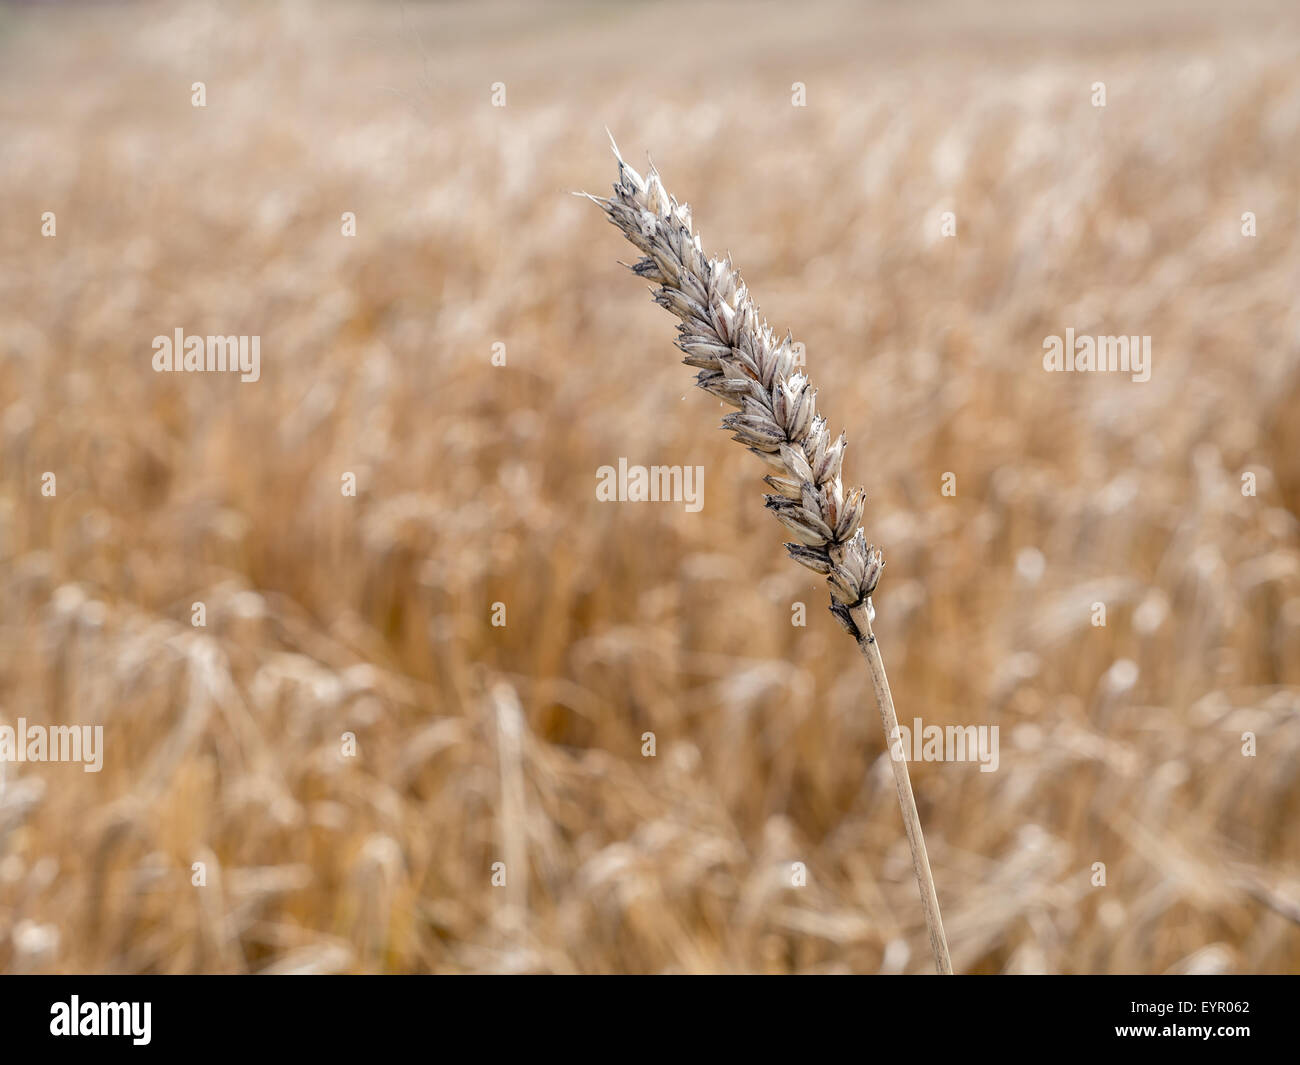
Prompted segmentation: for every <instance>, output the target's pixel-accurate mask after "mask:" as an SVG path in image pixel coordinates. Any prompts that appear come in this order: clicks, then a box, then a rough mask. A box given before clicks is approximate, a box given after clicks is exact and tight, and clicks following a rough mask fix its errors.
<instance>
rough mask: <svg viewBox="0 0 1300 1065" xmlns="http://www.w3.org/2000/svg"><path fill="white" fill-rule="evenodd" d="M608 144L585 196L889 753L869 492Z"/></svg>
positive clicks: (939, 935)
mask: <svg viewBox="0 0 1300 1065" xmlns="http://www.w3.org/2000/svg"><path fill="white" fill-rule="evenodd" d="M610 144H611V146H612V147H613V149H614V156H615V158H616V159H617V160H618V182H617V183H616V184H615V185H614V195H613V196H610V197H609V198H607V199H603V198H600V197H596V196H592V197H589V198H590V199H592V200H593V201H594V202H596V203H597V204H599V205H600V206H601V207H602V208H603V209H604V210H605V213H606V214H607V215H608V216H609V220H610V221H611V222H613V223H614V225H616V226H617V227H618V228H619V229H620V230H621V231H622V233H623V235H624V236H625V237H627V239H628V240H629V241H631V242H632V244H633V245H635V246H636V247H637V248H638V249H639V250H640V251H641V252H642V258H641V259H639V260H638V261H637V262H635V263H633V264H631V270H632V272H633V273H635V274H636V275H637V276H638V277H643V278H646V279H647V280H649V281H652V282H654V283H656V284H657V285H658V286H659V287H658V289H657V290H656V291H655V294H654V300H655V302H656V303H658V304H659V305H660V306H662V307H665V308H667V309H668V310H669V311H671V312H672V313H673V314H675V315H676V316H677V317H678V318H680V319H681V324H680V325H679V326H678V327H677V328H678V332H679V333H680V335H679V336H678V338H677V346H678V347H679V348H681V350H682V351H683V352H685V354H686V357H685V358H684V359H683V360H682V361H683V362H684V363H685V364H686V365H687V366H691V367H694V368H695V369H697V370H698V371H699V373H698V374H697V376H696V379H695V383H696V385H697V386H698V387H699V388H702V389H704V390H705V391H706V392H709V393H711V394H712V395H715V396H717V397H718V398H719V399H721V400H723V401H724V402H726V403H729V404H730V405H731V406H733V407H736V408H738V410H737V412H736V413H732V414H728V415H727V416H726V417H724V418H723V419H722V425H723V427H724V428H726V429H729V430H730V431H731V433H732V439H733V440H736V441H738V442H739V443H741V444H744V445H745V446H746V447H748V448H749V450H750V451H751V452H753V454H755V455H756V456H758V457H759V458H760V459H762V460H763V461H764V462H765V463H766V464H767V465H768V466H769V467H771V469H772V470H773V472H772V473H770V474H768V476H766V477H765V478H764V481H765V482H766V483H767V485H768V486H769V487H770V488H772V489H773V494H770V495H768V496H766V497H765V499H766V502H767V507H768V509H769V510H771V511H772V512H773V513H774V514H775V515H776V519H777V520H778V521H779V522H780V523H781V524H782V525H784V526H785V527H786V529H788V530H789V531H790V532H791V533H793V534H794V537H795V541H796V542H793V543H787V544H786V545H785V547H786V550H787V551H788V552H789V553H790V557H791V558H793V559H794V560H795V561H796V562H798V563H799V564H800V565H803V566H806V567H807V568H808V569H810V570H812V571H813V572H815V573H819V574H821V575H823V576H824V577H825V578H826V584H827V586H828V588H829V589H830V595H831V607H830V609H831V613H832V614H834V615H835V618H836V619H837V620H838V621H839V623H840V624H841V625H842V626H843V628H844V630H845V631H846V632H848V633H849V635H850V636H852V637H853V638H854V640H856V641H857V644H858V647H859V649H860V650H861V652H862V655H863V657H864V658H865V659H866V661H867V668H868V672H869V673H870V675H871V682H872V688H873V691H874V694H875V697H876V705H877V707H878V708H879V711H880V718H881V724H882V725H883V727H884V730H885V743H886V745H887V746H888V745H890V744H892V742H893V740H894V739H895V738H896V736H897V730H898V719H897V716H896V715H895V712H894V701H893V697H892V695H891V693H890V691H889V682H888V680H887V679H886V676H885V667H884V662H883V660H882V659H881V657H880V649H879V646H878V645H877V643H876V637H875V634H874V633H873V632H872V631H871V622H872V620H873V619H874V617H875V611H874V608H873V607H872V603H871V593H872V592H874V591H875V589H876V585H877V583H878V582H879V580H880V572H881V570H882V569H883V568H884V564H885V563H884V559H883V557H882V555H881V552H880V551H879V550H878V549H877V548H876V547H875V546H874V545H872V544H868V543H867V542H866V539H865V537H864V536H863V534H862V529H861V523H862V514H863V510H864V508H865V506H866V495H865V494H864V493H863V490H862V489H861V488H852V489H850V490H849V491H848V492H847V493H846V492H845V491H844V485H843V482H842V481H841V479H840V468H841V465H842V463H843V461H844V448H845V437H844V434H843V433H841V434H840V436H839V437H838V438H837V439H836V440H834V441H832V440H831V437H830V433H829V432H828V431H827V428H826V419H825V418H824V417H823V416H822V415H820V414H818V413H817V392H816V390H815V389H814V388H813V387H812V386H811V384H810V382H809V380H808V377H807V375H806V374H804V373H803V372H802V371H801V370H799V371H797V370H796V369H795V343H794V340H793V338H792V337H791V335H790V334H789V333H788V332H787V333H786V335H785V337H784V339H780V340H778V338H777V336H776V334H775V333H774V332H773V331H772V330H771V328H769V326H768V324H767V322H766V321H764V320H763V319H761V318H760V317H759V313H758V308H757V307H756V306H755V305H754V301H753V300H752V299H751V298H750V296H749V290H748V288H747V287H746V286H745V283H744V281H743V280H742V279H741V277H740V274H739V273H738V272H737V271H736V269H735V267H734V266H732V263H731V259H730V257H728V258H726V259H715V258H706V257H705V254H704V249H703V246H702V244H701V241H700V236H699V234H698V233H696V232H695V231H694V228H693V224H692V219H691V210H690V207H689V206H688V205H687V204H685V203H678V202H677V200H676V199H675V198H673V197H672V196H670V195H669V194H668V191H667V190H666V189H665V188H664V186H663V182H662V181H660V179H659V174H658V172H657V171H656V170H655V168H654V166H653V164H651V166H650V168H649V170H648V172H647V174H646V176H645V177H642V176H641V175H640V174H638V173H637V172H636V171H635V170H634V169H632V167H630V166H628V164H627V163H626V162H625V161H624V160H623V157H622V155H621V154H620V153H619V150H618V146H617V145H616V144H614V139H613V137H612V136H611V137H610ZM890 761H891V764H892V766H893V771H894V783H895V785H896V787H897V790H898V801H899V806H900V808H901V810H902V814H903V824H904V827H905V828H906V830H907V838H908V843H909V845H910V847H911V850H912V865H913V870H914V872H915V874H916V880H917V886H918V888H919V890H920V893H921V906H922V910H923V911H924V915H925V922H926V927H927V929H928V931H929V934H930V945H931V948H932V950H933V951H934V958H935V967H936V968H937V969H938V971H939V972H941V973H951V972H952V962H951V961H950V960H949V957H948V944H947V940H946V938H945V936H944V931H943V919H942V917H941V915H940V912H939V901H938V897H937V895H936V893H935V889H934V877H933V874H932V873H931V871H930V861H929V857H928V855H927V854H926V849H925V837H924V835H923V834H922V832H921V822H920V817H919V815H918V814H917V810H916V801H915V799H914V797H913V795H912V783H911V779H910V777H909V775H908V771H907V760H906V758H893V757H891V759H890Z"/></svg>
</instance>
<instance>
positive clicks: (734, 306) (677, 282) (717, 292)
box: [592, 138, 884, 638]
mask: <svg viewBox="0 0 1300 1065" xmlns="http://www.w3.org/2000/svg"><path fill="white" fill-rule="evenodd" d="M611 143H612V138H611ZM614 154H615V156H616V157H617V158H618V167H619V180H618V183H617V184H616V185H615V186H614V195H613V196H611V197H610V198H609V199H598V198H596V197H592V199H594V200H595V202H597V203H598V204H600V205H601V206H602V207H603V208H604V209H605V212H606V213H607V214H608V216H609V219H610V221H611V222H613V223H614V224H615V225H616V226H618V228H619V229H620V230H622V232H623V234H624V236H626V237H627V239H628V240H629V241H631V242H632V243H633V244H634V245H636V247H637V248H639V249H640V250H641V251H642V252H643V253H644V257H643V258H642V259H640V260H639V261H638V262H636V263H634V264H633V265H632V267H631V269H632V271H633V272H634V273H635V274H637V276H639V277H644V278H647V279H648V280H650V281H653V282H655V283H657V284H658V285H659V289H658V291H657V292H656V293H655V297H654V299H655V302H656V303H658V304H659V305H660V306H662V307H666V308H667V309H668V310H669V311H671V312H672V313H673V314H675V315H677V317H678V318H680V319H681V325H679V326H678V331H679V333H680V334H681V335H680V336H678V338H677V346H678V347H679V348H681V349H682V351H683V352H685V354H686V357H685V358H684V359H683V360H682V361H683V362H684V363H685V364H686V365H687V366H691V367H694V368H695V369H697V370H699V373H698V375H697V376H696V378H695V383H696V385H697V386H698V387H699V388H702V389H704V390H705V391H706V392H710V393H712V394H713V395H715V396H717V397H718V398H719V399H721V400H723V401H724V402H726V403H729V404H730V405H731V406H733V407H736V408H737V412H736V413H733V414H728V415H727V416H726V417H725V418H723V419H722V424H723V427H724V428H726V429H729V430H730V431H731V433H732V439H733V440H736V441H738V442H739V443H741V444H744V445H745V446H746V447H748V448H749V450H750V451H751V452H753V453H754V454H755V455H757V456H758V457H759V458H760V459H762V460H763V461H764V462H765V463H766V464H767V465H768V466H769V467H770V468H771V469H772V473H770V474H769V475H768V476H767V477H765V478H764V481H765V482H766V483H767V485H768V486H769V487H770V488H771V489H772V494H770V495H768V496H766V500H767V507H768V509H769V510H771V511H772V512H773V514H775V516H776V519H777V521H779V522H780V523H781V524H782V525H784V526H785V527H786V529H787V530H789V532H790V533H791V534H793V536H794V537H795V541H796V542H794V543H787V544H786V545H785V546H786V550H787V551H789V553H790V557H791V558H793V559H794V560H795V561H796V562H798V563H800V564H801V565H803V566H807V567H808V568H809V569H810V570H812V571H813V572H815V573H819V574H821V575H823V576H824V577H825V578H826V583H827V585H828V586H829V588H830V593H831V611H832V613H834V614H835V616H836V618H838V619H839V621H840V624H842V625H843V626H844V628H845V629H846V631H848V632H849V634H850V635H852V636H854V637H855V638H856V637H857V636H858V635H859V631H858V628H857V626H856V625H855V623H854V621H853V618H852V616H851V611H852V610H853V608H855V607H858V606H860V605H863V604H867V608H868V611H869V610H870V606H869V600H870V596H871V593H872V591H874V590H875V587H876V582H877V581H878V580H879V579H880V571H881V568H882V567H883V566H884V560H883V559H882V557H881V554H880V552H879V551H878V550H877V549H876V548H875V547H874V546H873V545H871V544H868V543H867V542H866V540H865V539H864V537H863V535H862V529H861V528H860V526H861V524H862V512H863V509H864V507H865V506H866V495H865V493H864V492H863V490H862V489H861V488H852V489H849V491H848V492H845V490H844V485H843V482H842V481H841V480H840V466H841V464H842V463H843V461H844V448H845V437H844V434H842V433H841V434H840V436H839V437H838V438H837V439H835V440H832V439H831V436H830V432H829V431H828V430H827V427H826V419H825V418H824V417H823V416H822V415H820V414H818V413H817V390H816V389H814V388H813V387H812V385H811V383H810V382H809V380H808V377H807V375H806V374H804V373H802V372H796V371H795V350H794V349H795V344H794V340H793V338H792V337H791V336H790V334H789V333H787V334H786V336H785V338H784V339H778V338H777V336H776V334H775V333H774V332H773V331H772V330H771V329H770V328H769V327H768V325H767V323H766V322H765V321H763V320H762V319H760V317H759V314H758V308H757V307H755V306H754V301H753V300H752V299H751V298H750V296H749V290H748V289H747V288H746V286H745V282H744V281H743V280H741V277H740V274H739V273H738V272H737V271H736V269H735V267H733V266H732V264H731V260H730V258H727V259H706V258H705V255H704V251H703V249H702V247H701V244H700V237H699V235H698V234H697V233H695V232H694V231H693V229H692V225H691V211H690V207H689V206H688V205H687V204H684V203H680V204H679V203H678V202H677V201H676V200H675V199H674V198H673V197H672V196H670V195H669V194H668V192H667V190H666V189H665V188H664V186H663V182H661V181H660V180H659V174H658V173H657V172H656V171H655V169H654V167H653V166H651V167H650V170H649V172H648V174H647V175H646V176H645V177H644V178H643V177H642V176H641V175H640V174H638V173H637V172H636V171H635V170H633V169H632V167H630V166H628V164H627V163H626V162H624V160H623V158H622V156H621V155H619V154H618V148H617V146H615V147H614Z"/></svg>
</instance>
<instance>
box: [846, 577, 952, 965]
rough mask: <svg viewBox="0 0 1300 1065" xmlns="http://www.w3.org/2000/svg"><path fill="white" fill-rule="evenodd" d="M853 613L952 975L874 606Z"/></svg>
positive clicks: (920, 874)
mask: <svg viewBox="0 0 1300 1065" xmlns="http://www.w3.org/2000/svg"><path fill="white" fill-rule="evenodd" d="M851 613H852V614H853V621H854V623H855V624H856V625H857V627H858V633H859V635H858V650H860V651H861V652H862V657H863V658H865V659H866V660H867V670H868V672H870V673H871V687H872V690H873V691H874V692H875V695H876V706H877V707H879V709H880V723H881V724H882V725H883V726H884V729H885V748H886V749H887V750H888V751H889V752H890V758H889V763H890V765H891V766H892V767H893V770H894V786H895V787H896V788H897V789H898V806H899V809H901V810H902V812H903V827H904V828H905V829H906V830H907V842H908V845H909V846H910V847H911V848H912V871H913V872H914V873H915V874H916V887H917V890H918V891H919V892H920V893H921V910H922V912H923V913H924V914H925V927H926V929H927V930H928V931H929V933H930V949H931V950H933V951H934V967H935V969H937V970H938V972H939V973H940V975H943V976H951V975H952V959H951V958H950V957H949V956H948V937H947V936H945V935H944V932H943V914H941V913H940V912H939V896H938V895H937V894H936V893H935V890H934V874H933V873H931V872H930V856H929V855H928V854H927V853H926V850H925V833H924V832H922V831H921V815H920V814H918V813H917V812H916V798H915V797H914V796H913V795H912V777H911V774H909V773H908V771H907V757H906V755H905V754H904V756H903V757H902V758H897V757H894V751H893V744H894V743H895V742H896V741H897V740H898V715H897V714H896V713H895V712H894V696H893V695H892V693H891V692H890V690H889V678H888V677H886V676H885V662H884V659H882V658H881V657H880V645H879V644H878V643H877V642H876V634H875V633H874V632H872V631H871V609H870V607H869V606H868V605H867V604H866V603H864V604H862V605H861V606H859V607H855V608H854V609H853V610H852V611H851Z"/></svg>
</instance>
